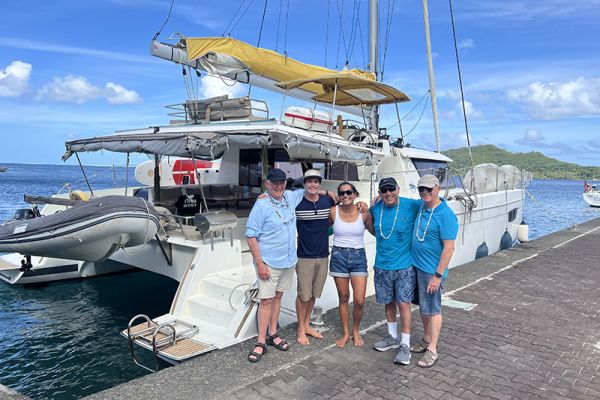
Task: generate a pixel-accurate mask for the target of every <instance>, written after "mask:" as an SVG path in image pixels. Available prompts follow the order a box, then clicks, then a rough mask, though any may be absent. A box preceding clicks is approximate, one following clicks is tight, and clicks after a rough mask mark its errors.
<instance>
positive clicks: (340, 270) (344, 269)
mask: <svg viewBox="0 0 600 400" xmlns="http://www.w3.org/2000/svg"><path fill="white" fill-rule="evenodd" d="M368 274H369V273H368V272H367V254H366V253H365V249H352V248H350V247H337V246H333V248H332V249H331V261H329V275H331V276H333V277H334V278H336V277H337V278H350V277H351V276H367V275H368Z"/></svg>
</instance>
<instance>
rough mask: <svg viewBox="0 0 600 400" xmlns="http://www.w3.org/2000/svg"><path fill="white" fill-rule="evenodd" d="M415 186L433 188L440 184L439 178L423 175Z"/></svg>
mask: <svg viewBox="0 0 600 400" xmlns="http://www.w3.org/2000/svg"><path fill="white" fill-rule="evenodd" d="M417 186H425V187H426V188H430V189H431V188H434V187H435V186H440V180H439V179H438V178H437V177H435V176H434V175H423V176H422V177H421V178H420V179H419V183H417Z"/></svg>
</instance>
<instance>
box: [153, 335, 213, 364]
mask: <svg viewBox="0 0 600 400" xmlns="http://www.w3.org/2000/svg"><path fill="white" fill-rule="evenodd" d="M213 348H214V347H213V346H211V345H208V344H206V343H200V342H196V341H195V340H192V339H180V340H178V341H177V343H175V345H174V346H169V347H167V348H165V349H162V350H161V351H160V353H161V354H163V355H165V356H168V357H170V358H174V359H176V360H184V359H186V358H190V357H193V356H197V355H198V354H202V353H205V352H207V351H210V350H212V349H213Z"/></svg>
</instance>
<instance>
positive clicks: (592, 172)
mask: <svg viewBox="0 0 600 400" xmlns="http://www.w3.org/2000/svg"><path fill="white" fill-rule="evenodd" d="M471 153H472V154H473V162H474V163H475V165H477V164H481V163H494V164H497V165H506V164H511V165H514V166H516V167H519V168H521V169H525V170H527V171H529V172H531V173H532V174H533V177H534V178H536V179H587V180H598V179H600V167H586V166H581V165H577V164H574V163H567V162H563V161H559V160H556V159H554V158H550V157H547V156H545V155H543V154H542V153H540V152H539V151H532V152H529V153H511V152H510V151H507V150H504V149H501V148H499V147H496V146H494V145H491V144H485V145H481V146H474V147H471ZM442 154H444V155H446V156H448V157H450V158H451V159H452V160H453V162H452V164H451V166H452V167H453V168H455V169H459V170H466V169H467V168H469V167H470V162H469V150H468V148H466V147H461V148H460V149H451V150H446V151H442Z"/></svg>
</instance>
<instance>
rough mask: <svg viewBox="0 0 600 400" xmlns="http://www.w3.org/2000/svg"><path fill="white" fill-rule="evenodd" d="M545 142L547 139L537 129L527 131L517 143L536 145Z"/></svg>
mask: <svg viewBox="0 0 600 400" xmlns="http://www.w3.org/2000/svg"><path fill="white" fill-rule="evenodd" d="M545 140H546V138H545V137H544V135H542V134H541V133H540V131H538V130H537V129H527V130H526V131H525V133H524V134H523V137H522V138H521V139H519V140H517V141H516V142H517V143H520V144H536V143H543V142H544V141H545Z"/></svg>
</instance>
